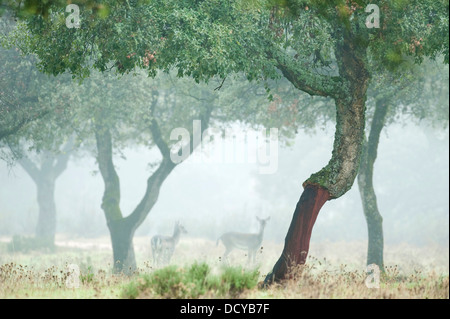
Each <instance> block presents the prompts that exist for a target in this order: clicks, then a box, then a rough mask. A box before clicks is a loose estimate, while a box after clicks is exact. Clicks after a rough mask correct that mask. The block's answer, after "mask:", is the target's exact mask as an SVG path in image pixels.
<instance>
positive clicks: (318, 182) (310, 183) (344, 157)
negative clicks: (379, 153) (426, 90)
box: [265, 29, 369, 285]
mask: <svg viewBox="0 0 450 319" xmlns="http://www.w3.org/2000/svg"><path fill="white" fill-rule="evenodd" d="M340 32H343V39H342V41H338V42H337V47H336V59H337V62H338V66H339V74H340V77H341V78H342V80H343V82H342V86H343V89H342V90H343V91H342V93H340V94H334V99H335V104H336V133H335V136H334V144H333V152H332V157H331V160H330V161H329V163H328V165H327V166H325V167H324V168H323V169H322V170H320V171H319V172H317V173H315V174H312V175H311V177H310V178H309V179H307V180H306V181H305V182H304V183H303V187H304V192H303V194H302V195H301V197H300V200H299V202H298V204H297V207H296V209H295V212H294V216H293V218H292V221H291V225H290V227H289V231H288V233H287V235H286V239H285V246H284V249H283V252H282V254H281V257H280V258H279V259H278V261H277V262H276V264H275V266H274V268H273V270H272V272H271V273H269V274H268V275H267V276H266V279H265V284H266V285H267V284H270V283H272V282H274V281H281V280H284V279H287V278H289V270H290V269H291V268H293V267H295V266H297V265H301V264H304V263H305V261H306V257H307V255H308V250H309V241H310V239H311V232H312V228H313V225H314V222H315V220H316V218H317V215H318V213H319V211H320V208H321V207H322V205H323V204H324V203H325V202H326V201H327V200H329V199H334V198H339V197H340V196H342V195H343V194H345V193H346V192H347V191H348V190H349V189H350V188H351V187H352V185H353V183H354V180H355V178H356V175H357V174H358V169H359V162H360V157H361V152H362V141H363V137H364V126H365V101H366V92H367V87H368V83H369V73H368V71H367V70H366V67H365V65H366V63H367V61H366V47H365V46H364V45H361V42H359V41H358V40H355V39H353V38H352V35H351V34H350V33H349V32H350V31H348V30H345V29H344V30H340Z"/></svg>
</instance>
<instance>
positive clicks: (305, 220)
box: [265, 185, 330, 282]
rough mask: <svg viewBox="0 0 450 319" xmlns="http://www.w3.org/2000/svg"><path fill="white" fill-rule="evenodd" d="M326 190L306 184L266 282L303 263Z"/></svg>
mask: <svg viewBox="0 0 450 319" xmlns="http://www.w3.org/2000/svg"><path fill="white" fill-rule="evenodd" d="M329 197H330V195H329V193H328V191H327V190H325V189H324V188H322V187H319V186H316V185H306V186H305V190H304V191H303V193H302V195H301V197H300V200H299V201H298V203H297V207H296V208H295V211H294V216H293V218H292V221H291V225H290V227H289V230H288V233H287V235H286V239H285V242H284V249H283V252H282V254H281V257H280V258H279V259H278V261H277V263H276V264H275V266H274V268H273V271H272V273H270V274H269V275H268V276H267V277H266V280H265V281H266V282H272V281H278V280H280V279H285V278H286V276H287V275H289V274H290V273H291V272H290V271H291V267H295V266H296V265H300V264H304V263H305V262H306V257H307V255H308V251H309V242H310V238H311V233H312V228H313V226H314V222H315V221H316V218H317V215H318V214H319V211H320V208H321V207H322V205H323V204H325V202H326V201H327V200H328V199H329Z"/></svg>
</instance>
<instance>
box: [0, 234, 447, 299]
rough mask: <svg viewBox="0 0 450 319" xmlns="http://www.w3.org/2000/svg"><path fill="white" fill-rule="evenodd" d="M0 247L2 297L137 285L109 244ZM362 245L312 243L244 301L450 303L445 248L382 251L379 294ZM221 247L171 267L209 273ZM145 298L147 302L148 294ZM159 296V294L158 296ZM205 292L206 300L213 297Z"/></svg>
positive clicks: (143, 242) (266, 263) (145, 256)
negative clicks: (115, 268)
mask: <svg viewBox="0 0 450 319" xmlns="http://www.w3.org/2000/svg"><path fill="white" fill-rule="evenodd" d="M148 242H149V239H148V238H144V237H137V238H135V252H136V258H137V262H138V267H139V272H140V273H141V274H142V273H151V272H153V271H154V269H153V268H152V264H151V253H150V249H149V245H148ZM5 247H6V244H5V243H4V242H3V243H1V242H0V298H50V299H51V298H121V297H122V296H123V295H122V292H123V287H124V285H127V284H129V283H130V281H133V280H135V278H133V277H132V278H127V277H122V276H115V275H113V274H112V273H111V271H110V270H111V268H112V266H111V262H112V254H111V250H110V249H111V248H110V244H109V239H108V238H99V239H95V240H93V239H90V240H87V239H83V240H81V239H79V240H68V239H65V238H62V237H59V238H58V239H57V250H56V252H53V253H48V252H47V253H37V252H32V253H28V254H21V253H8V252H7V251H6V249H5ZM281 249H282V245H281V244H276V243H270V242H265V243H264V246H263V247H262V249H260V251H259V252H258V254H257V267H258V269H259V271H260V274H261V275H260V280H263V279H264V274H266V273H268V272H269V271H270V270H271V267H272V266H273V265H274V263H275V261H276V260H277V259H278V257H279V254H280V252H281ZM365 249H366V246H365V243H359V242H358V243H314V242H313V243H312V244H311V249H310V255H309V257H308V261H307V264H306V265H304V266H302V267H300V268H299V269H296V270H295V271H294V272H293V277H294V279H293V280H290V281H289V282H286V283H283V284H279V285H273V286H271V287H270V288H268V289H259V288H257V287H255V288H252V289H247V290H245V291H244V292H243V293H242V294H240V295H239V296H238V297H239V298H358V299H359V298H402V299H409V298H414V299H424V298H432V299H434V298H440V299H446V298H448V297H449V275H448V273H449V263H448V249H446V248H442V247H438V246H428V247H412V246H408V245H405V244H403V245H398V246H388V247H386V248H385V262H386V265H387V266H386V273H385V274H384V275H383V276H382V278H381V283H380V288H378V289H377V288H372V289H369V288H367V286H366V285H365V279H366V276H367V275H366V272H365ZM223 250H224V248H223V246H221V245H220V244H219V246H218V247H217V246H216V245H215V242H213V241H210V240H205V239H196V238H184V239H182V240H181V241H180V243H179V245H178V247H177V249H176V255H175V256H174V258H173V260H172V264H175V265H178V266H180V267H185V266H187V265H190V264H192V263H193V262H194V261H197V262H205V263H207V264H208V265H209V266H210V268H211V270H212V272H217V271H219V269H221V267H222V266H223V263H222V262H221V260H220V257H221V254H222V253H223ZM68 264H77V265H79V267H80V271H81V273H80V278H81V279H82V280H81V281H80V287H79V288H67V287H66V284H65V283H66V279H67V276H68V274H69V273H68V268H67V266H68ZM230 264H231V265H243V266H246V267H248V268H252V267H253V266H248V265H247V257H246V253H245V252H243V251H237V250H236V251H234V252H233V253H232V254H231V255H230ZM147 297H148V296H147ZM153 297H155V296H153ZM215 297H217V296H215V295H214V292H211V291H209V292H207V293H206V294H205V295H204V296H201V298H215Z"/></svg>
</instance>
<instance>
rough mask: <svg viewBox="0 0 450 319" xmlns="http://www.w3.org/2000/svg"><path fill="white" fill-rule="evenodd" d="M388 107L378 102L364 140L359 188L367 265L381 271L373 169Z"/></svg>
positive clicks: (380, 223) (379, 221)
mask: <svg viewBox="0 0 450 319" xmlns="http://www.w3.org/2000/svg"><path fill="white" fill-rule="evenodd" d="M387 110H388V107H387V105H386V103H385V101H384V100H378V101H377V103H376V108H375V113H374V116H373V120H372V124H371V128H370V134H369V139H368V141H366V140H365V139H364V146H363V153H362V157H361V164H360V168H359V173H358V187H359V192H360V195H361V201H362V206H363V211H364V216H365V217H366V222H367V229H368V238H369V243H368V249H367V265H370V264H376V265H378V267H380V269H381V270H383V269H384V262H383V246H384V240H383V218H382V217H381V214H380V212H379V210H378V205H377V196H376V194H375V190H374V187H373V167H374V164H375V160H376V158H377V150H378V143H379V140H380V133H381V130H382V129H383V127H384V124H385V119H386V114H387Z"/></svg>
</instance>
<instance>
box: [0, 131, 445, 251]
mask: <svg viewBox="0 0 450 319" xmlns="http://www.w3.org/2000/svg"><path fill="white" fill-rule="evenodd" d="M333 135H334V127H333V126H332V125H329V126H328V127H327V128H326V129H324V130H320V129H317V130H316V132H315V134H307V133H305V132H304V131H302V130H299V132H298V134H297V136H296V138H295V143H293V145H292V146H290V147H288V146H282V145H281V144H280V146H279V154H278V169H277V171H276V173H275V174H268V175H263V174H259V173H258V168H259V166H258V163H256V164H248V163H244V164H230V163H215V164H214V163H194V162H193V161H192V157H190V158H188V160H187V161H185V162H184V163H182V164H181V165H179V166H178V167H176V168H175V170H174V171H173V172H172V174H170V176H169V177H168V178H167V180H166V181H165V182H164V184H163V186H162V188H161V193H160V197H159V199H158V202H157V203H156V205H155V206H154V208H153V209H152V211H151V212H150V214H149V216H148V217H147V219H146V220H145V222H144V223H143V224H142V225H141V226H140V227H139V228H138V230H137V231H136V236H148V238H149V242H150V238H151V236H153V235H155V234H157V233H158V234H171V233H172V230H173V226H174V223H175V221H177V220H179V221H181V222H182V224H184V225H185V227H186V229H187V230H188V232H189V233H188V235H187V236H189V237H194V238H207V239H210V240H214V241H215V240H216V239H217V238H218V237H219V236H220V235H221V233H223V232H226V231H231V230H233V231H242V232H256V231H257V228H258V223H257V221H256V219H255V216H256V215H258V216H261V217H266V216H271V217H272V218H271V219H270V221H269V223H268V224H267V227H266V229H265V235H264V240H269V241H273V242H275V243H282V242H283V241H284V237H285V235H286V232H287V229H288V227H289V224H290V221H291V218H292V214H293V212H294V209H295V205H296V203H297V201H298V199H299V197H300V195H301V192H302V186H301V184H302V182H303V181H304V180H306V179H307V178H308V177H309V176H310V174H311V172H315V171H318V170H319V169H320V168H322V167H323V166H325V165H326V164H327V161H328V160H329V158H330V155H331V150H332V143H333ZM218 147H219V146H214V145H213V146H211V150H210V152H214V150H216V151H217V149H218ZM123 155H124V156H115V158H114V160H115V164H116V166H117V171H118V174H119V176H120V181H121V208H122V211H123V212H124V214H125V215H127V214H128V213H129V212H131V211H132V209H133V208H134V207H135V206H136V205H137V203H138V202H139V201H140V199H141V198H142V195H143V193H144V191H145V185H146V180H147V178H148V176H150V173H151V172H152V169H151V167H150V166H149V165H148V164H149V163H150V162H154V161H156V160H158V159H159V158H160V155H159V153H158V152H157V151H156V150H153V151H150V150H148V148H145V147H141V148H138V147H133V148H129V149H127V150H126V151H124V152H123ZM448 163H449V130H448V128H446V129H445V130H442V129H433V128H431V127H427V126H425V125H420V126H418V125H416V124H406V125H401V124H394V125H390V126H389V127H386V128H385V129H384V130H383V132H382V135H381V140H380V144H379V150H378V157H377V160H376V163H375V169H374V186H375V192H376V194H377V199H378V205H379V209H380V213H381V215H382V216H383V227H384V239H385V244H386V245H390V244H399V243H408V244H412V245H418V246H425V245H438V246H441V247H442V248H446V250H447V252H448V246H449V196H448V193H449V169H448ZM0 179H1V180H2V181H3V182H2V186H1V189H0V238H1V239H3V240H5V241H6V240H9V239H10V238H11V237H12V236H13V235H15V234H18V235H29V236H32V235H33V234H34V231H35V227H36V221H37V216H38V204H37V200H36V187H35V184H34V183H33V181H32V180H31V178H30V177H29V176H28V175H27V174H26V173H25V172H24V170H23V169H22V168H21V167H20V165H18V164H16V165H14V166H12V167H9V166H7V165H6V163H5V162H3V161H2V162H0ZM103 189H104V186H103V181H102V179H101V176H100V174H99V173H98V166H97V164H96V162H95V158H94V157H92V156H87V157H80V156H77V155H75V156H72V157H71V160H70V161H69V164H68V167H67V169H66V170H65V171H64V172H63V173H62V175H61V176H60V177H59V178H58V180H57V181H56V189H55V200H56V209H57V216H56V218H57V228H56V233H57V240H56V244H58V243H57V242H58V236H61V235H64V236H65V237H66V238H74V239H76V238H80V237H82V238H95V237H99V236H108V237H109V232H108V228H107V226H106V220H105V217H104V213H103V211H102V210H101V207H100V205H101V199H102V194H103ZM311 241H312V242H323V241H333V242H334V241H367V224H366V222H365V219H364V215H363V210H362V205H361V200H360V195H359V191H358V187H357V184H356V181H355V183H354V185H353V188H352V189H351V190H350V191H349V192H348V193H347V194H346V195H344V196H343V197H341V198H339V199H337V200H332V201H330V202H329V203H327V205H324V207H323V208H322V210H321V212H320V214H319V216H318V218H317V221H316V224H315V227H314V230H313V233H312V239H311ZM447 254H448V253H447Z"/></svg>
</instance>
